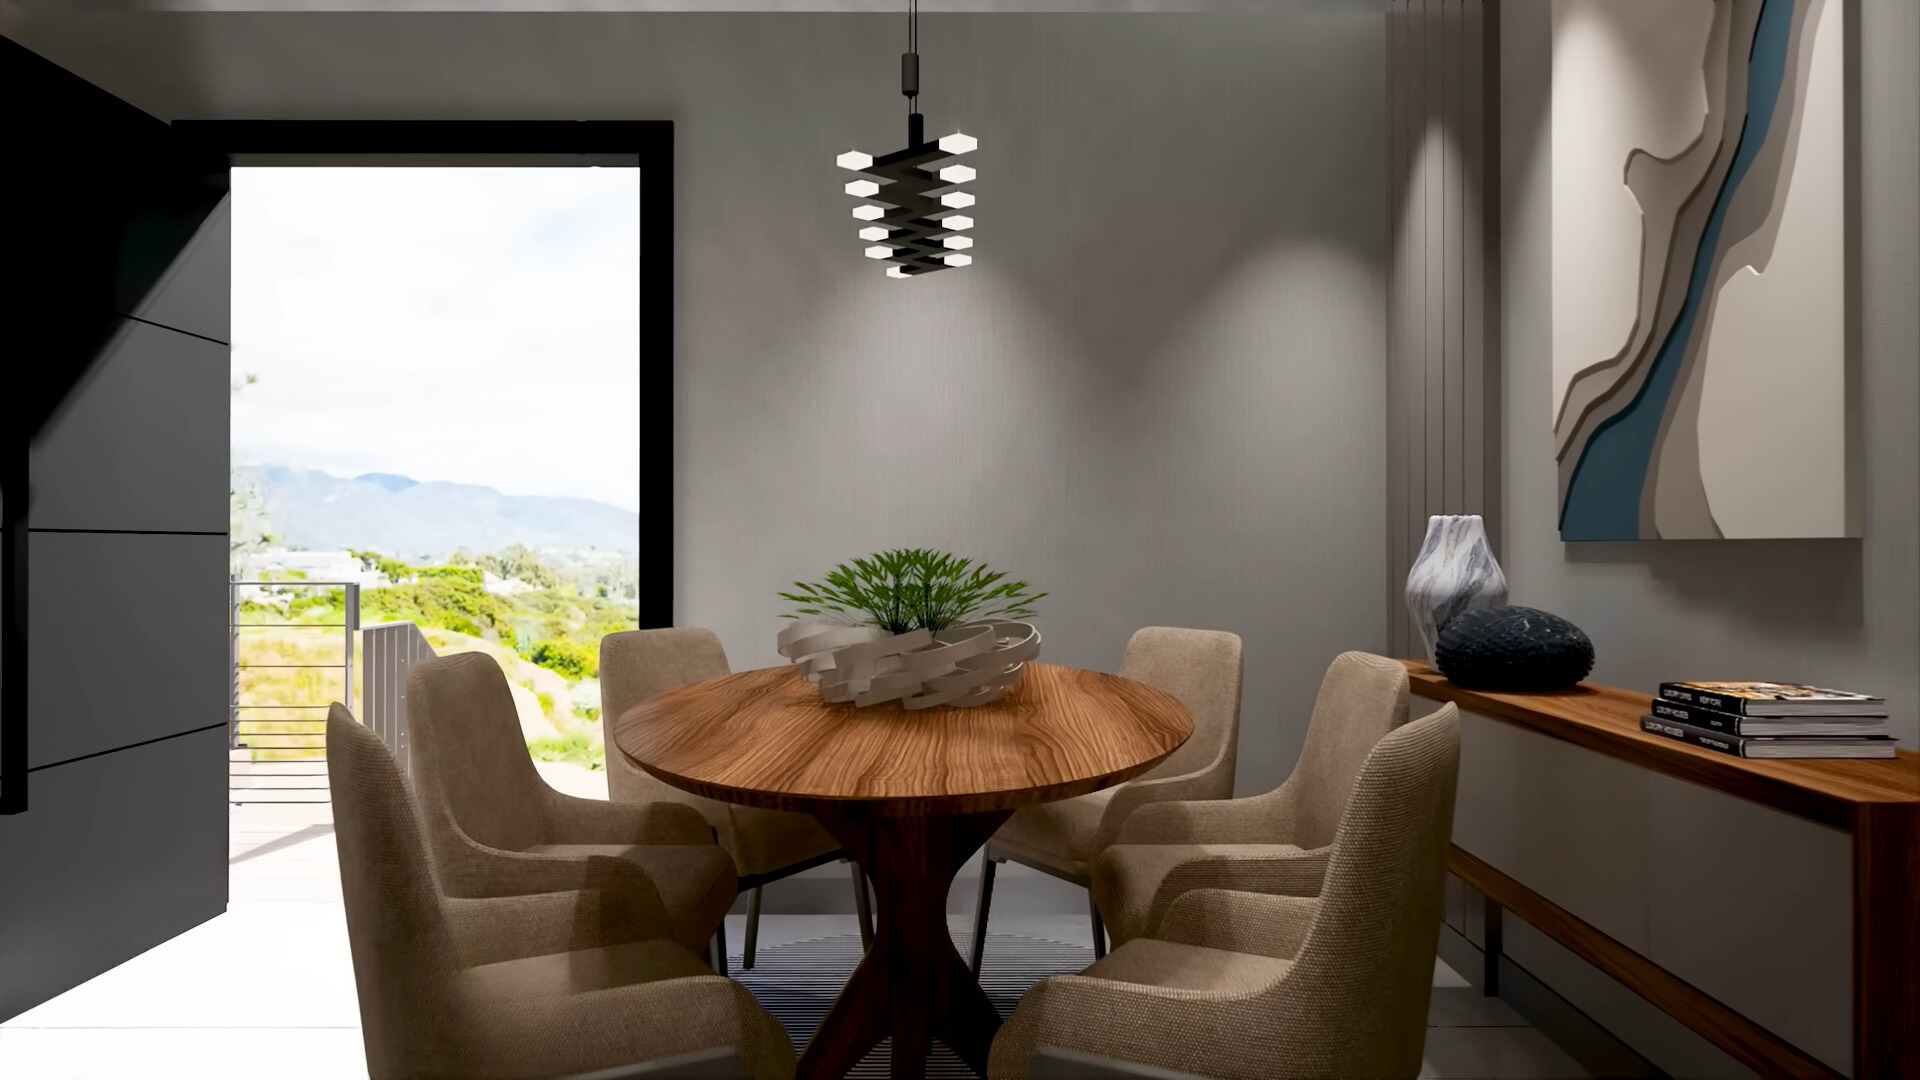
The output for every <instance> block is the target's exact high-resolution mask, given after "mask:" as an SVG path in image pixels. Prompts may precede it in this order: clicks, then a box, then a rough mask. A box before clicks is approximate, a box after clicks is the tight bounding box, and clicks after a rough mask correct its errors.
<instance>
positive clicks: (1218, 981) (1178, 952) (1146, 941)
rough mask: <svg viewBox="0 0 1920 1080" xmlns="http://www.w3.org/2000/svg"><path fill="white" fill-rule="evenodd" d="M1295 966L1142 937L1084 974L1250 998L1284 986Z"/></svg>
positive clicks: (1116, 951)
mask: <svg viewBox="0 0 1920 1080" xmlns="http://www.w3.org/2000/svg"><path fill="white" fill-rule="evenodd" d="M1292 968H1293V961H1291V960H1276V959H1274V958H1273V957H1270V956H1251V955H1248V954H1246V953H1237V952H1226V951H1224V950H1221V949H1207V948H1202V947H1201V946H1198V945H1176V944H1174V943H1172V942H1170V941H1157V940H1155V939H1153V938H1139V939H1137V940H1135V941H1129V942H1127V943H1126V944H1125V945H1122V946H1120V947H1119V948H1117V949H1115V950H1113V951H1112V952H1110V953H1108V954H1107V955H1106V956H1105V957H1103V958H1101V959H1099V960H1096V961H1094V964H1093V966H1092V967H1090V968H1088V969H1087V970H1085V971H1083V972H1081V974H1082V975H1086V976H1088V977H1090V978H1095V979H1112V980H1114V981H1115V982H1126V983H1139V984H1140V985H1143V986H1159V987H1164V988H1167V989H1170V990H1200V991H1211V992H1215V993H1231V994H1251V993H1256V992H1258V991H1260V990H1264V989H1266V988H1268V987H1270V986H1272V985H1273V984H1275V983H1277V982H1279V981H1280V979H1281V978H1282V977H1283V976H1285V975H1286V973H1287V972H1288V971H1289V970H1291V969H1292Z"/></svg>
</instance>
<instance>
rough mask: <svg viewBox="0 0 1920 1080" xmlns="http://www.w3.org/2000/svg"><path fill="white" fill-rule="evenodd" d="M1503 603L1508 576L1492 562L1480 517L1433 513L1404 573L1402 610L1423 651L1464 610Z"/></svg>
mask: <svg viewBox="0 0 1920 1080" xmlns="http://www.w3.org/2000/svg"><path fill="white" fill-rule="evenodd" d="M1506 602H1507V576H1506V575H1505V574H1503V573H1501V572H1500V564H1499V563H1497V562H1495V561H1494V560H1493V549H1492V548H1491V547H1489V546H1488V545H1487V528H1486V524H1485V523H1484V522H1482V521H1481V520H1480V515H1479V514H1463V515H1452V514H1435V515H1434V516H1433V517H1430V518H1428V519H1427V538H1426V540H1424V541H1423V542H1421V544H1420V554H1419V555H1418V556H1417V557H1415V559H1414V560H1413V567H1412V569H1410V570H1408V571H1407V610H1408V611H1409V612H1411V613H1412V614H1413V625H1414V627H1415V628H1417V629H1418V630H1419V632H1420V640H1421V641H1422V642H1423V643H1425V645H1426V647H1427V663H1429V664H1433V663H1434V662H1435V661H1434V655H1433V648H1434V645H1435V644H1436V643H1438V642H1439V640H1440V631H1442V630H1444V629H1446V626H1447V623H1449V622H1451V621H1452V620H1453V618H1454V617H1455V616H1457V615H1459V614H1460V613H1461V612H1463V611H1471V610H1473V609H1475V608H1490V607H1499V606H1500V605H1502V604H1504V603H1506Z"/></svg>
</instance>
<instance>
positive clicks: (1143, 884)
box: [1090, 844, 1322, 945]
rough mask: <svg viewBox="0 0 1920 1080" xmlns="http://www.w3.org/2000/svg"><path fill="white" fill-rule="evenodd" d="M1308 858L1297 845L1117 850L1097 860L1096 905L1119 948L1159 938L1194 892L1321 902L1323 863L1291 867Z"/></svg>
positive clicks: (1148, 846)
mask: <svg viewBox="0 0 1920 1080" xmlns="http://www.w3.org/2000/svg"><path fill="white" fill-rule="evenodd" d="M1305 854H1306V853H1305V852H1304V851H1302V850H1301V849H1300V848H1298V847H1295V846H1294V845H1292V844H1115V845H1113V846H1112V847H1109V848H1107V849H1106V850H1105V851H1103V852H1101V853H1100V855H1099V858H1097V859H1095V860H1094V863H1093V867H1092V871H1091V874H1090V876H1091V877H1092V879H1093V881H1092V889H1093V900H1094V903H1095V905H1096V906H1098V907H1099V909H1100V918H1101V920H1102V921H1103V922H1105V923H1106V925H1107V931H1108V933H1110V934H1111V935H1112V936H1113V942H1114V944H1116V945H1119V944H1122V943H1124V942H1128V941H1131V940H1133V939H1134V938H1137V937H1143V936H1145V935H1148V934H1151V933H1153V932H1154V931H1155V930H1156V929H1158V926H1159V922H1160V919H1161V917H1162V916H1164V915H1165V914H1166V912H1167V908H1169V907H1171V906H1172V904H1173V902H1174V901H1175V900H1176V899H1178V898H1179V897H1180V894H1181V893H1185V892H1189V891H1191V890H1193V889H1232V890H1235V891H1238V892H1261V893H1270V894H1271V893H1281V894H1287V895H1298V896H1318V895H1319V893H1320V889H1319V881H1320V872H1321V867H1322V862H1321V861H1320V860H1313V861H1312V862H1313V865H1312V866H1311V867H1308V866H1301V867H1300V868H1299V869H1298V870H1297V871H1296V870H1292V869H1290V868H1289V866H1288V864H1290V863H1293V862H1295V861H1297V860H1299V859H1300V858H1301V857H1302V856H1303V855H1305ZM1176 870H1178V871H1180V873H1179V875H1178V877H1177V878H1176V879H1175V880H1174V881H1172V882H1169V881H1168V878H1170V877H1174V872H1175V871H1176Z"/></svg>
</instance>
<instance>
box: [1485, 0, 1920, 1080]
mask: <svg viewBox="0 0 1920 1080" xmlns="http://www.w3.org/2000/svg"><path fill="white" fill-rule="evenodd" d="M1857 11H1858V15H1859V18H1860V20H1861V26H1860V34H1859V37H1860V41H1861V46H1862V47H1861V55H1860V66H1859V70H1860V99H1861V100H1860V122H1861V128H1862V130H1863V131H1864V132H1865V134H1866V137H1865V138H1864V139H1863V140H1862V142H1861V147H1860V159H1859V164H1858V181H1859V189H1858V190H1859V217H1860V219H1861V220H1862V221H1863V223H1864V228H1863V229H1862V230H1861V235H1860V238H1859V247H1858V258H1859V271H1860V275H1859V295H1860V303H1861V313H1860V314H1861V320H1862V327H1863V334H1862V343H1863V347H1862V352H1861V355H1860V357H1859V359H1860V362H1861V375H1862V382H1863V388H1862V389H1863V394H1862V397H1863V400H1862V406H1863V408H1862V431H1861V434H1862V436H1863V439H1864V445H1865V449H1866V453H1865V454H1864V455H1863V458H1864V467H1865V470H1866V476H1865V480H1866V492H1867V509H1866V532H1865V538H1864V539H1863V540H1860V541H1777V542H1760V541H1728V542H1719V541H1711V542H1710V541H1686V542H1672V543H1620V544H1613V543H1587V544H1563V543H1561V542H1560V540H1559V537H1558V534H1557V531H1556V528H1555V513H1556V498H1557V492H1556V481H1555V472H1554V463H1553V456H1552V449H1551V431H1550V405H1549V397H1550V395H1549V390H1548V379H1549V369H1548V359H1549V349H1550V344H1551V326H1550V324H1549V316H1548V311H1549V307H1550V305H1549V298H1550V297H1549V292H1548V290H1549V288H1550V287H1551V283H1550V281H1549V273H1548V271H1549V256H1550V253H1551V250H1552V248H1551V245H1552V242H1553V239H1552V236H1551V230H1550V226H1549V221H1550V214H1549V206H1550V202H1549V200H1550V197H1551V192H1550V190H1549V187H1548V176H1549V168H1548V163H1549V157H1548V154H1549V149H1550V147H1549V132H1548V128H1547V121H1548V116H1549V109H1548V93H1549V87H1550V78H1551V68H1550V64H1551V5H1549V4H1544V3H1541V4H1533V3H1528V4H1518V3H1515V4H1506V5H1503V21H1502V27H1501V36H1502V43H1501V71H1500V79H1501V89H1502V112H1503V116H1502V132H1501V138H1502V151H1503V153H1502V170H1501V191H1502V202H1503V206H1502V214H1503V220H1502V232H1503V239H1504V244H1503V251H1502V260H1503V270H1504V279H1505V283H1504V297H1503V307H1504V312H1505V315H1504V321H1503V326H1502V334H1503V353H1504V358H1505V359H1504V364H1505V387H1504V398H1505V401H1504V408H1503V412H1504V430H1503V432H1502V435H1501V437H1502V441H1503V442H1504V445H1505V450H1504V455H1503V468H1504V472H1505V478H1506V482H1505V486H1504V492H1503V499H1504V510H1505V519H1506V526H1505V533H1506V536H1505V544H1504V546H1503V547H1502V548H1501V551H1500V557H1501V561H1502V563H1503V564H1504V565H1505V567H1506V572H1507V578H1508V581H1509V583H1510V585H1511V589H1512V598H1513V601H1514V602H1515V603H1521V604H1529V605H1533V606H1537V607H1543V608H1547V609H1549V610H1553V611H1556V612H1559V613H1561V614H1563V615H1565V616H1567V617H1569V618H1571V619H1572V620H1573V621H1574V622H1576V623H1579V624H1580V625H1581V626H1582V627H1584V628H1585V629H1586V630H1587V631H1588V632H1589V633H1590V634H1591V635H1592V637H1593V639H1594V643H1595V646H1596V649H1597V652H1598V655H1599V661H1598V666H1597V667H1596V669H1595V672H1594V676H1595V678H1596V679H1598V680H1600V681H1602V682H1608V683H1614V684H1619V685H1625V686H1635V687H1640V688H1642V689H1646V688H1650V687H1651V686H1652V685H1653V684H1654V683H1657V682H1658V681H1660V680H1661V679H1664V678H1672V677H1675V676H1676V674H1677V673H1690V674H1692V675H1694V676H1712V675H1713V674H1714V673H1724V674H1726V675H1727V676H1729V677H1731V676H1733V675H1736V674H1737V675H1741V676H1743V677H1758V678H1784V679H1797V680H1807V681H1814V682H1823V683H1828V684H1837V685H1841V686H1852V687H1860V688H1864V689H1870V690H1873V691H1876V692H1879V693H1883V694H1885V695H1886V696H1887V698H1888V699H1889V701H1890V703H1891V704H1892V708H1893V713H1894V727H1895V730H1896V732H1897V733H1898V734H1899V735H1900V736H1901V737H1902V739H1903V741H1904V743H1905V744H1906V745H1908V746H1913V745H1915V743H1916V742H1920V717H1917V716H1916V708H1920V364H1916V357H1920V201H1917V200H1916V198H1915V192H1916V191H1920V118H1917V114H1916V110H1917V109H1920V12H1916V10H1915V8H1914V6H1913V5H1912V4H1911V3H1910V2H1908V0H1861V2H1860V4H1859V5H1858V8H1857ZM1519 767H1520V768H1522V769H1524V768H1526V765H1525V764H1524V763H1522V764H1520V765H1519ZM1464 797H1465V796H1464V793H1463V798H1464ZM1806 915H1808V913H1806V912H1800V913H1794V912H1787V913H1785V914H1784V916H1783V917H1781V918H1778V919H1776V920H1774V921H1773V923H1772V925H1773V927H1775V928H1780V927H1792V926H1793V925H1794V924H1795V922H1796V919H1797V918H1799V917H1801V916H1806ZM1506 948H1507V951H1508V953H1509V955H1511V956H1513V957H1514V958H1515V959H1516V960H1517V961H1518V962H1520V963H1521V964H1523V965H1524V966H1525V967H1527V968H1528V969H1529V970H1530V971H1532V972H1533V973H1535V974H1536V975H1539V976H1541V977H1542V978H1544V979H1545V980H1546V981H1547V982H1548V983H1549V984H1551V985H1552V986H1553V987H1554V989H1556V990H1558V991H1559V992H1560V993H1561V994H1563V995H1565V996H1567V997H1568V998H1569V999H1571V1000H1572V1001H1573V1002H1574V1004H1575V1005H1577V1006H1579V1007H1580V1008H1582V1009H1584V1010H1585V1011H1587V1012H1588V1013H1589V1014H1590V1015H1592V1016H1593V1017H1595V1018H1596V1019H1597V1020H1599V1021H1600V1022H1601V1023H1602V1024H1604V1025H1606V1026H1607V1027H1609V1028H1610V1029H1612V1030H1613V1031H1615V1032H1616V1033H1618V1034H1620V1035H1622V1036H1623V1037H1625V1038H1626V1039H1627V1040H1628V1041H1629V1042H1631V1043H1633V1044H1634V1046H1635V1048H1636V1049H1639V1050H1640V1051H1641V1052H1643V1053H1645V1054H1647V1055H1648V1056H1649V1057H1651V1058H1653V1059H1654V1060H1655V1061H1656V1062H1657V1063H1658V1064H1660V1065H1661V1067H1662V1068H1664V1069H1666V1070H1667V1071H1669V1072H1670V1073H1672V1074H1673V1075H1700V1076H1707V1075H1740V1074H1741V1073H1742V1072H1743V1070H1741V1069H1739V1067H1738V1066H1736V1065H1734V1064H1733V1063H1732V1062H1731V1061H1729V1060H1728V1059H1726V1058H1725V1057H1724V1055H1721V1054H1719V1053H1718V1052H1717V1051H1714V1050H1712V1049H1711V1048H1710V1047H1707V1046H1705V1044H1704V1043H1702V1042H1701V1041H1700V1040H1698V1039H1697V1038H1695V1037H1693V1036H1692V1035H1691V1034H1690V1033H1687V1032H1685V1031H1684V1030H1683V1029H1681V1028H1680V1027H1679V1026H1678V1025H1677V1024H1674V1023H1673V1022H1672V1021H1670V1020H1667V1019H1666V1018H1665V1017H1663V1016H1660V1015H1658V1014H1656V1013H1654V1012H1653V1010H1652V1009H1651V1008H1650V1007H1648V1006H1646V1005H1645V1004H1644V1003H1642V1002H1640V1001H1639V1000H1638V999H1637V998H1634V997H1632V995H1631V994H1629V993H1627V992H1625V991H1624V990H1622V989H1621V988H1619V987H1618V986H1617V985H1615V984H1613V983H1612V982H1611V981H1610V980H1607V979H1606V978H1605V977H1604V976H1600V975H1599V974H1598V973H1596V972H1594V971H1593V970H1592V969H1591V968H1589V967H1587V966H1586V965H1584V964H1583V963H1581V962H1580V961H1578V960H1576V959H1574V958H1573V957H1572V956H1570V955H1569V954H1567V953H1566V952H1565V951H1564V950H1561V949H1559V948H1558V946H1555V945H1554V944H1552V943H1551V942H1549V941H1547V940H1546V939H1544V938H1543V937H1541V936H1540V935H1538V934H1537V933H1534V932H1532V931H1531V930H1530V929H1529V928H1526V927H1524V926H1518V925H1516V923H1515V922H1514V921H1513V920H1509V921H1508V933H1507V941H1506ZM1771 977H1772V978H1778V979H1789V980H1790V979H1793V978H1794V977H1795V976H1794V973H1793V972H1791V971H1779V972H1774V973H1772V974H1771Z"/></svg>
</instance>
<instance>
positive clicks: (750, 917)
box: [740, 885, 760, 971]
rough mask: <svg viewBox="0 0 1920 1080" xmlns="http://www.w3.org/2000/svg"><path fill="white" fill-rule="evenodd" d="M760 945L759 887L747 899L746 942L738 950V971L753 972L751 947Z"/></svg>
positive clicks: (755, 887)
mask: <svg viewBox="0 0 1920 1080" xmlns="http://www.w3.org/2000/svg"><path fill="white" fill-rule="evenodd" d="M759 943H760V886H758V885H756V886H754V888H753V892H752V893H751V894H750V895H748V897H747V942H746V944H745V945H743V946H741V948H740V970H741V971H752V970H753V947H754V946H755V945H758V944H759Z"/></svg>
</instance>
